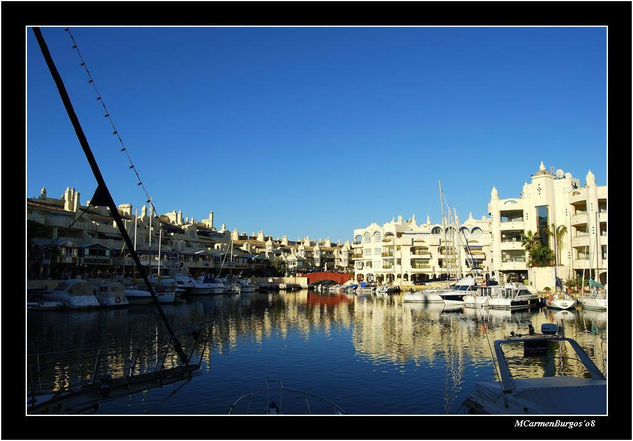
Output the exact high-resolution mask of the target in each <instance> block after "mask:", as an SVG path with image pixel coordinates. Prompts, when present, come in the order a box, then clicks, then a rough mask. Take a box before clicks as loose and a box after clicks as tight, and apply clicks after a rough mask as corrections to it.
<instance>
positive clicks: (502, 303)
mask: <svg viewBox="0 0 633 441" xmlns="http://www.w3.org/2000/svg"><path fill="white" fill-rule="evenodd" d="M488 306H489V307H490V308H494V309H510V310H513V311H514V310H518V309H529V308H535V307H538V306H541V299H540V297H539V296H538V295H537V294H534V293H532V292H530V290H528V288H527V286H525V285H523V284H513V283H506V284H505V285H503V287H501V288H500V289H497V290H496V292H495V295H494V296H492V297H490V299H489V301H488Z"/></svg>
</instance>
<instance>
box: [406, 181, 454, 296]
mask: <svg viewBox="0 0 633 441" xmlns="http://www.w3.org/2000/svg"><path fill="white" fill-rule="evenodd" d="M437 182H438V184H439V187H440V202H441V204H442V229H443V231H444V249H445V250H446V228H445V226H444V219H445V217H444V194H443V193H442V183H441V181H439V180H438V181H437ZM449 266H450V264H449ZM447 273H448V274H447V281H448V282H447V283H449V284H450V268H449V271H447ZM448 290H450V285H448V286H447V287H446V288H444V289H427V290H419V291H409V292H406V293H405V294H404V295H403V296H402V301H403V302H404V303H409V302H421V303H445V299H444V297H442V293H444V292H446V291H448Z"/></svg>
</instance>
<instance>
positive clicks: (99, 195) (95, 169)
mask: <svg viewBox="0 0 633 441" xmlns="http://www.w3.org/2000/svg"><path fill="white" fill-rule="evenodd" d="M32 29H33V33H34V34H35V38H36V39H37V43H38V45H39V47H40V50H41V51H42V55H43V56H44V60H45V61H46V65H47V66H48V69H49V71H50V73H51V76H52V77H53V80H54V81H55V85H56V86H57V90H58V92H59V95H60V98H61V100H62V102H63V104H64V107H65V109H66V113H67V114H68V117H69V118H70V122H71V123H72V125H73V128H74V129H75V134H76V135H77V139H78V140H79V144H81V148H82V149H83V152H84V154H85V155H86V159H87V160H88V164H89V165H90V168H91V169H92V173H93V174H94V176H95V179H96V180H97V190H96V191H95V194H94V196H93V197H92V202H93V203H94V204H95V205H98V204H104V205H105V206H107V207H108V208H109V210H110V215H111V216H112V217H113V218H114V221H115V223H116V225H117V227H118V228H119V231H120V233H121V237H122V238H123V240H124V241H125V244H126V245H127V247H128V249H130V250H132V248H133V244H132V240H131V239H130V236H129V235H128V234H127V230H126V229H125V225H124V224H123V220H122V219H121V215H119V211H118V208H117V206H116V204H115V203H114V199H112V195H111V194H110V190H108V186H107V185H106V183H105V180H104V179H103V175H102V174H101V170H99V165H98V164H97V161H96V159H95V157H94V155H93V153H92V150H91V149H90V145H89V144H88V139H87V138H86V135H85V134H84V131H83V129H82V128H81V124H80V123H79V118H78V117H77V114H76V113H75V110H74V108H73V106H72V103H71V101H70V97H69V96H68V92H67V91H66V87H65V86H64V82H63V81H62V78H61V76H60V74H59V72H58V70H57V67H56V66H55V63H54V61H53V57H52V56H51V54H50V51H49V50H48V46H47V44H46V41H45V40H44V37H43V35H42V31H41V30H40V28H39V27H33V28H32ZM132 258H133V259H134V263H135V264H136V266H137V267H138V268H139V271H140V272H141V277H142V278H143V281H144V282H145V284H146V285H147V289H148V290H149V293H150V295H151V296H152V299H153V300H154V304H155V305H156V307H157V308H158V311H159V313H160V315H161V318H162V319H163V322H164V323H165V327H166V328H167V331H168V332H169V334H170V335H171V337H172V339H173V342H174V349H175V350H176V353H177V354H178V356H179V357H180V360H181V361H182V362H183V364H188V363H189V357H187V355H186V354H185V352H184V350H183V348H182V343H180V340H179V339H178V338H177V337H176V335H175V334H174V331H173V330H172V328H171V325H170V324H169V321H168V320H167V317H166V316H165V312H164V311H163V309H162V308H161V306H160V302H159V301H158V298H157V297H156V293H155V292H154V288H153V287H152V284H151V283H149V279H148V278H147V274H146V273H145V271H144V270H143V266H142V264H141V261H140V259H139V257H138V254H136V251H132Z"/></svg>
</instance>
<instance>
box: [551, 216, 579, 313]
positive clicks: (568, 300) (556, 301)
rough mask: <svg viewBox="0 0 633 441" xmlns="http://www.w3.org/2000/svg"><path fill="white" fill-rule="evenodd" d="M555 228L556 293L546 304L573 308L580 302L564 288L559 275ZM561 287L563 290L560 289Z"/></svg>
mask: <svg viewBox="0 0 633 441" xmlns="http://www.w3.org/2000/svg"><path fill="white" fill-rule="evenodd" d="M553 230H554V256H555V262H554V294H551V295H549V296H548V297H547V299H546V300H545V304H546V305H547V307H548V308H551V309H561V310H566V309H572V308H574V307H575V306H576V304H577V303H578V302H577V300H576V298H574V297H573V296H572V295H570V294H568V293H566V292H565V291H563V290H562V287H563V282H562V280H561V279H560V278H559V277H558V245H557V243H558V240H557V238H556V228H553ZM559 288H561V290H560V291H559Z"/></svg>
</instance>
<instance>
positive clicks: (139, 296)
mask: <svg viewBox="0 0 633 441" xmlns="http://www.w3.org/2000/svg"><path fill="white" fill-rule="evenodd" d="M152 279H153V278H152ZM126 283H127V284H126V286H125V289H124V293H125V296H126V297H127V299H128V302H129V303H130V305H147V304H150V303H152V302H153V300H152V295H151V293H150V292H149V290H148V289H147V288H146V287H145V285H144V282H143V281H142V280H136V279H134V280H129V281H127V282H126ZM150 283H152V288H153V289H154V294H156V299H157V300H158V303H174V301H175V300H176V289H177V288H176V282H175V280H174V279H171V278H168V277H165V278H163V277H161V278H160V279H153V281H150Z"/></svg>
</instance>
